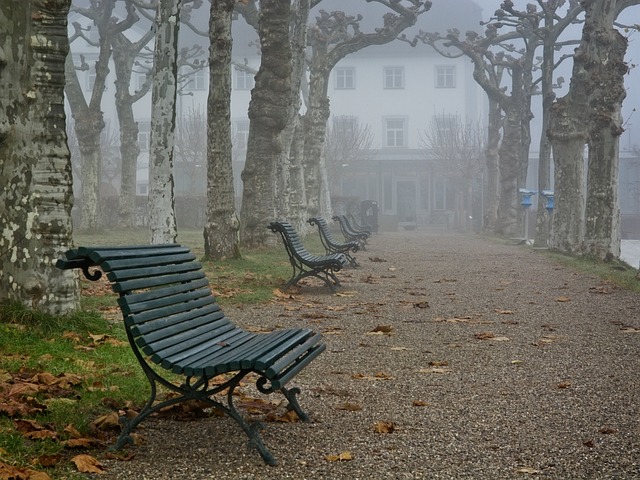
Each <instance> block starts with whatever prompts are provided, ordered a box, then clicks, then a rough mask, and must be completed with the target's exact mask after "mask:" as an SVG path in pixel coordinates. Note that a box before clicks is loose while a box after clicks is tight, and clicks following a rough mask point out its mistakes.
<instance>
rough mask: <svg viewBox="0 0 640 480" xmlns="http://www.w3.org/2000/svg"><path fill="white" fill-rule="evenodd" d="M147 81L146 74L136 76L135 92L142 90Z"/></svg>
mask: <svg viewBox="0 0 640 480" xmlns="http://www.w3.org/2000/svg"><path fill="white" fill-rule="evenodd" d="M146 81H147V73H146V72H145V73H138V74H136V91H137V92H139V91H140V90H142V89H143V88H144V84H145V82H146Z"/></svg>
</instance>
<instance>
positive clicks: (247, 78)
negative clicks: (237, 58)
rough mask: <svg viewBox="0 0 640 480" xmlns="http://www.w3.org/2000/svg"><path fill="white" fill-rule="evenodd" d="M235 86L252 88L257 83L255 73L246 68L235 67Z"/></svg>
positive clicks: (238, 88)
mask: <svg viewBox="0 0 640 480" xmlns="http://www.w3.org/2000/svg"><path fill="white" fill-rule="evenodd" d="M234 71H235V74H234V88H235V89H236V90H251V89H252V88H253V87H254V85H255V78H254V75H253V73H251V72H248V71H246V70H244V69H239V68H235V69H234Z"/></svg>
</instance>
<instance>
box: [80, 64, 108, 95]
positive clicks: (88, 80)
mask: <svg viewBox="0 0 640 480" xmlns="http://www.w3.org/2000/svg"><path fill="white" fill-rule="evenodd" d="M95 84H96V69H95V67H91V68H89V70H87V76H86V77H85V89H86V90H87V92H92V91H93V86H94V85H95ZM105 90H106V85H105Z"/></svg>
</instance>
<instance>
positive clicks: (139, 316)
mask: <svg viewBox="0 0 640 480" xmlns="http://www.w3.org/2000/svg"><path fill="white" fill-rule="evenodd" d="M174 299H175V297H174ZM213 303H215V299H214V298H212V297H201V298H198V299H196V300H191V301H189V302H180V301H176V302H174V303H173V304H171V305H167V306H165V307H162V308H156V309H155V310H146V311H144V312H140V313H134V314H131V315H128V316H127V318H128V319H129V322H132V323H136V324H137V323H145V322H149V321H152V320H156V319H157V318H162V317H170V316H172V315H176V314H179V313H183V312H188V311H189V310H193V311H197V310H196V309H198V308H200V307H204V306H206V305H211V304H213Z"/></svg>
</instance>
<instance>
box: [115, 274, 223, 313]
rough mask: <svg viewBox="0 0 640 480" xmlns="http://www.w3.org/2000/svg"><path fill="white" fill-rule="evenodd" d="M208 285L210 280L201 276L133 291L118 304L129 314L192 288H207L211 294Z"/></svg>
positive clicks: (119, 300)
mask: <svg viewBox="0 0 640 480" xmlns="http://www.w3.org/2000/svg"><path fill="white" fill-rule="evenodd" d="M208 287H209V281H208V280H207V279H206V278H199V279H197V280H193V281H188V282H184V283H178V284H171V285H169V286H167V287H161V288H155V289H153V290H147V291H144V292H136V293H131V294H129V295H127V297H126V299H125V298H124V297H119V298H118V305H119V306H120V308H122V312H123V313H124V314H125V315H128V314H129V313H132V312H135V311H138V310H139V308H141V306H142V305H146V304H147V303H148V302H150V301H155V300H158V299H161V298H164V297H169V296H173V295H177V294H180V293H186V292H190V291H192V290H201V289H206V292H208V294H209V295H211V290H209V288H208ZM203 292H204V290H203ZM142 308H144V307H142Z"/></svg>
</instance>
